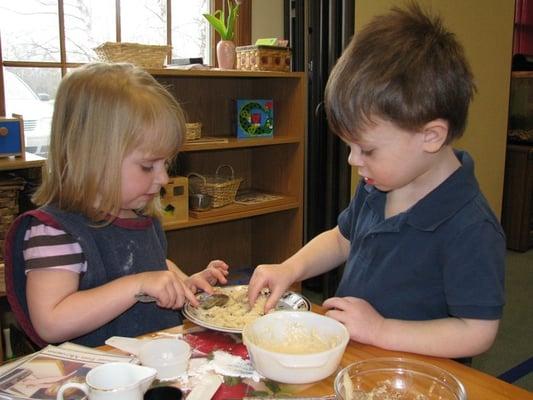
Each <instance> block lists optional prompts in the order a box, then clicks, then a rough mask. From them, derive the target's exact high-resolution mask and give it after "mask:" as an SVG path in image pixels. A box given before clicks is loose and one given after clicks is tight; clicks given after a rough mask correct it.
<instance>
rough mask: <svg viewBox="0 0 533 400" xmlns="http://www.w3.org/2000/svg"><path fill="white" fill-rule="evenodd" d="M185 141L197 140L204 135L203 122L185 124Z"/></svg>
mask: <svg viewBox="0 0 533 400" xmlns="http://www.w3.org/2000/svg"><path fill="white" fill-rule="evenodd" d="M185 128H186V130H185V140H186V141H190V140H197V139H200V136H201V135H202V123H201V122H188V123H186V124H185Z"/></svg>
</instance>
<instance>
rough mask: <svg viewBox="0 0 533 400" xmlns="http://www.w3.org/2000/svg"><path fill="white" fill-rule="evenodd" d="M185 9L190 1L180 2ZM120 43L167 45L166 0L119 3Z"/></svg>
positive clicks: (140, 0) (138, 0)
mask: <svg viewBox="0 0 533 400" xmlns="http://www.w3.org/2000/svg"><path fill="white" fill-rule="evenodd" d="M180 3H183V5H182V7H183V8H184V9H185V8H187V7H188V6H189V4H190V3H191V2H190V1H180ZM120 4H121V5H120V26H121V29H122V41H123V42H133V43H142V44H166V43H167V22H166V21H167V2H166V0H135V1H131V0H129V1H122V2H121V3H120Z"/></svg>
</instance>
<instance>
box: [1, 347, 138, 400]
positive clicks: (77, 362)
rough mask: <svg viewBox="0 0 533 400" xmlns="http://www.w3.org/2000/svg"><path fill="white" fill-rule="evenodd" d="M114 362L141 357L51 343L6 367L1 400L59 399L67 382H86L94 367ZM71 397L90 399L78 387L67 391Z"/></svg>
mask: <svg viewBox="0 0 533 400" xmlns="http://www.w3.org/2000/svg"><path fill="white" fill-rule="evenodd" d="M110 362H127V363H136V362H137V359H136V358H135V357H134V356H125V355H118V354H112V353H108V352H104V351H99V350H95V349H92V348H90V347H85V346H79V345H76V344H73V343H68V342H67V343H63V344H61V345H59V346H53V345H49V346H47V347H45V348H44V349H42V350H40V351H38V352H36V353H32V354H30V355H28V356H26V357H24V358H23V359H21V360H17V361H14V362H12V363H10V364H7V365H5V366H4V367H3V368H2V371H1V372H0V399H15V400H16V399H40V400H49V399H50V400H51V399H55V398H56V395H57V391H58V390H59V388H60V387H61V386H62V385H63V384H64V383H66V382H78V383H83V382H85V376H86V375H87V373H88V372H89V371H90V370H91V369H92V368H94V367H96V366H98V365H100V364H105V363H110ZM67 397H68V398H69V400H70V399H72V400H81V399H85V398H86V396H84V394H83V393H82V392H80V391H77V390H74V389H73V390H72V393H68V390H67V391H66V392H65V398H67Z"/></svg>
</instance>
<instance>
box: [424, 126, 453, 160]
mask: <svg viewBox="0 0 533 400" xmlns="http://www.w3.org/2000/svg"><path fill="white" fill-rule="evenodd" d="M422 134H423V135H424V150H426V151H427V152H430V153H436V152H437V151H439V150H440V149H441V148H442V146H443V145H444V143H445V142H446V138H447V137H448V121H446V120H445V119H442V118H437V119H434V120H433V121H430V122H428V123H427V124H426V125H424V127H423V128H422Z"/></svg>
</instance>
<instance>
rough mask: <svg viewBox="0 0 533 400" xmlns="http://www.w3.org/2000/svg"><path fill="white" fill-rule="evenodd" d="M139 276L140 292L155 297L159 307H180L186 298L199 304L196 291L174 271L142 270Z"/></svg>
mask: <svg viewBox="0 0 533 400" xmlns="http://www.w3.org/2000/svg"><path fill="white" fill-rule="evenodd" d="M138 276H139V278H140V279H141V282H140V286H139V291H138V292H139V293H144V294H147V295H149V296H152V297H155V298H156V299H157V302H156V304H157V305H158V306H159V307H162V308H172V309H178V308H181V307H183V304H184V303H185V300H186V299H188V300H189V301H190V302H191V303H195V304H196V305H197V304H198V300H196V297H195V296H194V293H193V292H192V291H191V290H190V289H189V288H188V287H187V286H186V285H185V284H184V282H183V281H182V280H181V279H180V277H179V275H178V274H177V273H176V272H174V271H153V272H142V273H140V274H138Z"/></svg>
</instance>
